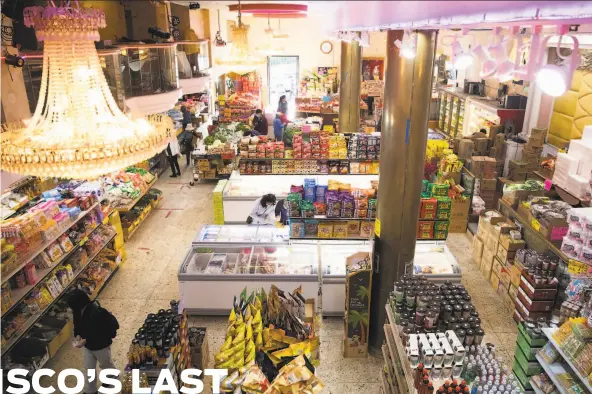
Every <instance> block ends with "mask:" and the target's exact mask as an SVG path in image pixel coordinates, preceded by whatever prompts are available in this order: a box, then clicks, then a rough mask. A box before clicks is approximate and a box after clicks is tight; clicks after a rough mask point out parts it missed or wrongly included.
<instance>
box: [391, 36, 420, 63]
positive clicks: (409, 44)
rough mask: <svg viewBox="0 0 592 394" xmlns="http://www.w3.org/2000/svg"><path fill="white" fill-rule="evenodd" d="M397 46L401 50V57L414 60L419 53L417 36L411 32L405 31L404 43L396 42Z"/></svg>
mask: <svg viewBox="0 0 592 394" xmlns="http://www.w3.org/2000/svg"><path fill="white" fill-rule="evenodd" d="M395 45H396V46H397V48H399V56H402V57H404V58H406V59H413V58H414V57H415V54H416V52H417V35H416V34H415V33H413V32H411V30H405V34H404V35H403V41H401V40H395Z"/></svg>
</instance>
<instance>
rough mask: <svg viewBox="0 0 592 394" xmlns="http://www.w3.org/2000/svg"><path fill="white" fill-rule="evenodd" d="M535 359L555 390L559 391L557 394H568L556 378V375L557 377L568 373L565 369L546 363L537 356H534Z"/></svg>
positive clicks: (557, 364)
mask: <svg viewBox="0 0 592 394" xmlns="http://www.w3.org/2000/svg"><path fill="white" fill-rule="evenodd" d="M536 359H537V361H538V362H539V364H541V367H543V369H544V370H545V373H546V374H547V375H548V376H549V378H550V379H551V381H552V382H553V384H554V385H555V387H556V388H557V390H559V392H560V393H561V394H569V393H568V391H567V390H566V389H565V387H563V385H562V384H561V381H560V380H559V378H558V377H557V375H559V374H564V373H568V371H567V369H565V367H564V366H563V365H561V364H559V363H553V364H549V363H547V362H546V361H545V360H544V359H543V358H542V357H541V356H539V355H538V354H537V355H536Z"/></svg>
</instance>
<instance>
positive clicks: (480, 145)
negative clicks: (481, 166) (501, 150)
mask: <svg viewBox="0 0 592 394" xmlns="http://www.w3.org/2000/svg"><path fill="white" fill-rule="evenodd" d="M489 141H490V140H489V138H487V137H476V138H473V142H474V143H475V145H474V148H473V152H474V154H475V155H480V156H486V155H488V154H489Z"/></svg>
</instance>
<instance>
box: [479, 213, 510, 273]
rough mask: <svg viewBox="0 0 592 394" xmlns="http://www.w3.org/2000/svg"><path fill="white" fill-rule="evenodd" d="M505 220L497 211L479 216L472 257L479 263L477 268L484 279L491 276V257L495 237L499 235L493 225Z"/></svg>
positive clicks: (494, 245)
mask: <svg viewBox="0 0 592 394" xmlns="http://www.w3.org/2000/svg"><path fill="white" fill-rule="evenodd" d="M503 220H505V218H504V217H503V216H502V215H501V214H500V213H499V212H497V211H488V212H486V213H485V215H484V216H480V217H479V227H478V228H477V234H476V235H475V238H476V239H477V241H473V259H474V262H475V263H477V261H479V262H478V265H479V269H480V270H481V272H482V273H483V276H484V277H485V278H486V280H489V278H490V277H491V270H492V268H493V259H494V258H495V254H496V252H497V242H498V241H497V238H496V237H499V235H498V234H497V233H496V232H495V231H494V230H493V227H494V226H495V225H496V224H497V223H498V222H501V221H503Z"/></svg>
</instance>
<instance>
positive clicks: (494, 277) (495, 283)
mask: <svg viewBox="0 0 592 394" xmlns="http://www.w3.org/2000/svg"><path fill="white" fill-rule="evenodd" d="M489 282H490V283H491V287H492V288H493V290H495V291H497V288H498V287H499V283H500V282H499V276H497V274H496V273H495V272H494V271H493V270H492V271H491V277H490V279H489Z"/></svg>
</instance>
